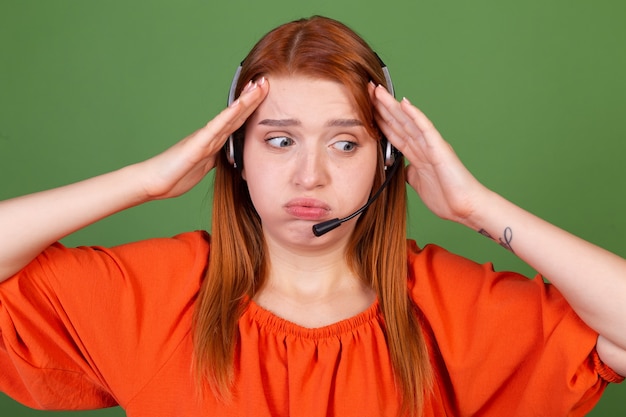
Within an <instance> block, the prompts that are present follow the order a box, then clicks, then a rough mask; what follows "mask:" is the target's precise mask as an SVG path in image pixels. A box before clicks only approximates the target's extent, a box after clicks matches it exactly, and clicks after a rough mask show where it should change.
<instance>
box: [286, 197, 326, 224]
mask: <svg viewBox="0 0 626 417" xmlns="http://www.w3.org/2000/svg"><path fill="white" fill-rule="evenodd" d="M284 207H285V211H286V212H287V213H289V214H290V215H292V216H294V217H296V218H299V219H302V220H321V219H324V218H326V217H327V216H328V212H329V211H330V207H329V206H328V205H327V204H325V203H324V202H322V201H320V200H317V199H314V198H295V199H293V200H290V201H289V202H288V203H287V204H285V206H284Z"/></svg>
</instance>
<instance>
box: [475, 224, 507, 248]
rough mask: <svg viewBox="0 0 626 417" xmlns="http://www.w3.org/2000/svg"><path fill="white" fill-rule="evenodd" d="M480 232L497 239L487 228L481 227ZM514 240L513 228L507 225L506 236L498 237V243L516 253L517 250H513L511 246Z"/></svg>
mask: <svg viewBox="0 0 626 417" xmlns="http://www.w3.org/2000/svg"><path fill="white" fill-rule="evenodd" d="M478 233H480V234H481V235H483V236H485V237H488V238H489V239H491V240H494V241H495V240H496V239H495V238H494V237H493V236H491V234H490V233H489V232H488V231H486V230H485V229H480V230H479V231H478ZM512 241H513V229H511V228H510V227H507V228H505V229H504V237H500V238H498V243H499V244H500V246H502V247H503V248H505V249H507V250H510V251H511V252H513V253H515V251H514V250H513V246H511V242H512Z"/></svg>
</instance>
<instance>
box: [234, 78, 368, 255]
mask: <svg viewBox="0 0 626 417" xmlns="http://www.w3.org/2000/svg"><path fill="white" fill-rule="evenodd" d="M268 81H269V83H270V89H269V93H268V95H267V97H266V99H265V100H264V101H263V103H261V105H260V106H259V107H258V109H257V110H256V112H255V113H254V114H253V115H252V116H251V117H250V119H249V120H248V122H247V124H246V137H245V146H244V154H243V160H244V162H243V171H242V176H243V178H244V179H245V180H246V181H247V184H248V189H249V191H250V196H251V198H252V202H253V204H254V206H255V208H256V210H257V212H258V214H259V216H260V217H261V222H262V224H263V231H264V235H265V237H266V239H267V240H268V241H270V242H275V243H280V244H283V245H289V246H295V247H307V248H310V247H311V245H313V246H315V245H317V246H324V245H328V244H330V243H332V242H335V243H337V242H339V241H343V242H346V241H347V240H348V238H349V236H350V234H351V232H352V230H353V229H354V224H355V219H354V220H351V221H349V222H346V223H344V224H343V225H342V226H340V227H339V228H337V229H335V230H334V231H332V232H329V233H328V234H326V235H324V236H322V237H315V236H314V235H313V233H312V230H311V228H312V226H313V225H314V224H316V223H319V222H322V221H324V220H329V219H332V218H335V217H338V218H342V217H345V216H347V215H349V214H351V213H352V212H354V211H355V210H357V209H358V208H360V207H361V206H362V205H363V204H365V202H366V201H367V199H368V197H369V195H370V192H371V190H372V186H373V182H374V176H375V171H376V165H377V158H378V152H379V151H378V149H379V146H380V145H379V143H378V141H377V140H375V139H374V138H372V137H371V136H370V135H369V133H368V132H367V129H366V128H365V125H364V121H363V120H360V118H359V116H358V113H357V111H356V108H355V107H354V104H353V103H352V100H351V98H350V95H349V94H348V90H347V89H346V88H345V87H344V86H342V85H341V84H339V83H336V82H332V81H327V80H322V79H316V78H309V77H304V76H286V77H271V76H270V77H268Z"/></svg>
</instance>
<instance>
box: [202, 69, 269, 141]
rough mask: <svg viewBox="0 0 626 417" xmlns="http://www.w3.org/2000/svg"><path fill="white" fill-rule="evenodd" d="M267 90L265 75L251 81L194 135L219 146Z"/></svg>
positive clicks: (241, 123) (261, 100) (240, 124)
mask: <svg viewBox="0 0 626 417" xmlns="http://www.w3.org/2000/svg"><path fill="white" fill-rule="evenodd" d="M268 91H269V82H268V81H267V79H266V78H265V77H261V79H259V80H258V81H251V82H250V83H248V84H247V85H246V87H245V88H244V89H243V90H242V93H241V95H240V96H239V97H238V98H237V99H236V100H235V101H233V103H232V104H231V105H230V106H228V107H227V108H226V109H224V110H222V112H220V113H219V114H218V115H217V116H215V118H213V120H211V121H210V122H208V123H207V124H206V126H204V127H203V128H202V129H200V130H199V131H197V132H196V134H195V135H198V136H199V137H198V139H199V140H204V141H206V144H207V145H208V144H209V143H213V142H217V147H218V148H220V147H221V146H222V145H223V144H224V142H226V139H227V138H228V136H230V135H231V134H232V133H233V132H235V131H236V130H237V129H239V128H240V127H241V126H242V125H243V124H244V123H245V121H246V120H247V119H248V117H250V115H251V114H252V113H253V112H254V111H255V110H256V109H257V107H258V106H259V105H260V104H261V103H262V102H263V100H264V99H265V97H266V96H267V93H268Z"/></svg>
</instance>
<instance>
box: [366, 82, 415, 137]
mask: <svg viewBox="0 0 626 417" xmlns="http://www.w3.org/2000/svg"><path fill="white" fill-rule="evenodd" d="M374 93H375V102H374V103H375V106H376V110H377V112H378V116H379V118H378V120H379V121H380V120H381V119H382V120H383V121H384V123H379V126H380V127H381V130H383V132H384V133H385V134H386V135H387V138H388V139H389V140H390V141H391V142H392V143H393V144H394V145H396V147H398V148H399V149H400V148H402V147H404V146H408V145H409V144H410V142H411V141H412V140H415V139H419V138H420V137H421V136H422V132H421V130H420V129H419V127H418V126H417V123H416V122H415V121H414V120H412V118H411V117H410V115H409V114H407V113H406V112H405V111H404V109H403V107H402V106H401V104H400V103H398V102H397V101H396V99H395V98H393V96H391V94H389V93H388V92H387V90H385V88H384V87H380V86H379V87H377V88H376V90H375V91H374ZM383 126H386V128H384V127H383Z"/></svg>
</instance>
